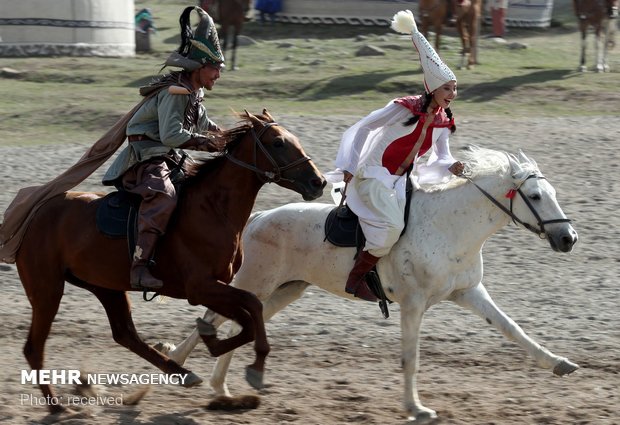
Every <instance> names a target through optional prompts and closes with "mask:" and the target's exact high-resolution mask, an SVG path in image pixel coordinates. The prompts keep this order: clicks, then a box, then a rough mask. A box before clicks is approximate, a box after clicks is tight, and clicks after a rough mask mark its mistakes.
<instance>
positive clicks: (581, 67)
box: [579, 22, 588, 72]
mask: <svg viewBox="0 0 620 425" xmlns="http://www.w3.org/2000/svg"><path fill="white" fill-rule="evenodd" d="M579 28H580V30H581V58H580V59H579V70H580V71H581V72H585V71H586V70H587V66H586V35H587V32H588V25H587V24H585V23H584V22H580V23H579Z"/></svg>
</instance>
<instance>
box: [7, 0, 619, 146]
mask: <svg viewBox="0 0 620 425" xmlns="http://www.w3.org/2000/svg"><path fill="white" fill-rule="evenodd" d="M555 3H556V6H555V9H554V20H553V25H552V28H550V29H546V30H541V29H529V30H527V29H510V32H509V33H508V35H507V41H508V42H509V43H510V42H513V41H515V42H519V43H522V44H523V45H525V46H527V48H524V49H509V48H507V46H506V45H502V44H498V43H497V42H495V41H493V40H491V39H488V38H482V39H481V40H480V54H479V60H480V62H481V63H480V65H478V66H477V67H475V68H474V69H472V70H465V69H463V70H458V69H457V65H458V63H459V58H460V54H459V50H460V41H459V40H458V38H457V37H456V33H455V30H454V29H453V28H449V29H448V32H447V34H445V35H444V37H443V46H444V47H443V48H442V52H441V53H442V56H443V58H444V60H445V61H446V62H447V63H448V64H449V65H450V67H451V68H452V69H453V70H454V71H455V73H456V74H457V77H458V79H459V99H458V101H457V102H456V103H455V106H454V109H455V112H456V113H457V114H458V117H459V118H462V117H465V118H468V117H469V118H473V117H476V116H485V115H488V116H500V117H501V116H524V117H527V116H533V115H536V116H540V115H543V116H550V117H553V116H561V115H573V114H576V113H579V114H580V115H615V116H617V115H618V111H619V110H620V108H619V106H620V94H619V93H618V82H619V78H618V76H619V72H618V71H619V70H620V58H619V53H618V49H616V50H612V52H611V55H610V62H611V66H612V71H613V72H611V73H605V74H599V73H593V72H589V73H585V74H582V73H579V72H577V71H576V69H577V62H578V51H579V34H578V33H577V29H576V24H575V22H574V17H573V15H572V10H571V8H570V1H567V0H562V1H558V0H556V2H555ZM143 5H147V6H148V7H150V8H151V9H152V11H153V13H154V16H155V18H156V25H157V27H158V32H157V34H155V35H154V36H152V38H151V40H152V47H153V52H152V53H150V54H140V55H138V56H136V57H135V58H124V59H123V58H93V57H90V58H70V57H60V58H24V59H18V58H0V68H4V67H8V68H12V69H15V70H17V71H20V75H19V77H18V78H15V79H13V78H0V98H2V99H3V100H2V102H0V117H1V119H0V143H2V144H8V143H12V144H29V143H34V144H37V143H49V142H80V141H82V142H88V141H94V140H96V138H97V137H98V136H100V135H101V134H102V133H103V132H104V131H105V130H107V129H108V128H109V127H110V125H111V124H113V123H114V122H115V120H116V119H118V118H119V117H120V116H121V115H122V114H123V113H124V112H126V111H127V110H129V109H130V108H131V107H132V106H133V105H134V104H135V103H136V102H137V101H138V100H139V97H138V94H137V88H138V87H139V86H140V85H143V84H145V83H147V82H148V81H149V80H150V79H151V78H152V76H154V75H157V73H158V72H159V70H160V68H161V65H162V63H163V62H164V60H165V58H166V57H167V56H168V54H169V53H170V52H171V51H172V50H174V49H175V48H176V47H178V16H179V14H180V12H181V10H182V9H183V7H185V6H186V5H187V2H181V1H172V0H170V1H164V0H152V1H151V0H150V1H144V0H137V1H136V8H139V7H142V6H143ZM486 33H488V29H487V28H483V29H482V34H483V35H484V34H486ZM243 34H244V35H246V36H248V37H251V38H252V39H254V40H255V41H256V42H257V43H256V44H253V45H249V46H242V47H239V49H238V52H237V62H238V65H239V67H240V69H239V70H237V71H234V72H233V71H228V70H227V71H225V72H223V73H222V78H221V79H220V80H219V81H218V83H217V84H216V87H215V89H214V90H213V91H212V92H210V93H208V96H207V99H206V105H207V107H208V109H209V113H210V115H211V116H212V117H213V118H214V119H216V120H221V119H222V118H223V117H230V116H231V114H230V112H229V111H230V109H231V108H232V109H235V110H243V109H248V110H250V111H253V112H258V111H260V110H261V109H262V108H263V107H266V108H268V109H269V110H270V111H272V112H273V113H274V115H276V116H277V115H278V114H283V113H286V114H303V115H310V116H316V117H320V116H322V115H334V114H335V115H353V116H362V115H365V114H366V113H368V112H369V111H371V110H373V109H376V108H378V107H381V106H383V105H384V104H385V103H386V102H387V101H389V100H390V99H391V98H393V97H396V96H401V95H405V94H415V93H419V92H421V90H422V74H421V70H420V67H419V63H418V62H417V58H416V55H415V52H414V49H413V47H412V45H411V41H410V39H408V38H407V37H402V36H399V35H397V34H394V33H393V32H392V31H390V30H389V29H388V28H384V27H329V26H322V25H316V26H301V25H284V24H278V25H275V26H261V25H260V24H258V23H256V22H249V23H247V24H246V25H245V26H244V30H243ZM359 35H364V39H363V40H358V39H357V36H359ZM283 43H288V44H290V45H292V47H284V46H283ZM364 44H372V45H373V46H376V47H379V48H382V49H383V50H384V51H385V52H386V55H385V56H372V57H357V56H356V55H355V52H356V51H357V50H358V49H359V48H360V47H361V46H363V45H364ZM590 46H591V45H590ZM590 53H592V52H590ZM227 57H228V59H230V53H228V54H227ZM590 58H591V55H590ZM590 63H591V61H590Z"/></svg>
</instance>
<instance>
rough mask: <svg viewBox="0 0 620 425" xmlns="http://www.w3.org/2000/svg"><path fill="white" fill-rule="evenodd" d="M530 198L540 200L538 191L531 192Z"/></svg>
mask: <svg viewBox="0 0 620 425" xmlns="http://www.w3.org/2000/svg"><path fill="white" fill-rule="evenodd" d="M530 199H531V200H532V201H540V199H541V197H540V193H532V194H531V195H530Z"/></svg>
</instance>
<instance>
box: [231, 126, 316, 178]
mask: <svg viewBox="0 0 620 425" xmlns="http://www.w3.org/2000/svg"><path fill="white" fill-rule="evenodd" d="M274 125H278V123H277V122H268V123H264V124H263V128H262V129H261V130H260V132H259V133H258V134H256V131H255V130H254V126H252V127H251V128H250V131H251V132H252V138H253V139H254V165H251V164H247V163H245V162H243V161H240V160H238V159H237V158H235V157H234V156H232V155H230V154H229V153H226V154H225V155H224V156H225V157H226V158H228V160H230V161H231V162H233V163H235V164H237V165H239V166H241V167H243V168H247V169H248V170H252V171H254V172H255V173H256V174H257V175H258V178H259V179H261V180H262V181H263V182H264V183H272V182H276V183H277V182H279V181H287V182H291V183H292V182H294V181H295V180H292V179H287V178H284V177H282V173H283V172H285V171H287V170H290V169H291V168H295V167H297V166H298V165H300V164H303V163H304V162H307V161H310V160H311V159H312V158H310V157H309V156H307V155H304V156H303V157H301V158H299V159H297V160H295V161H293V162H291V163H289V164H286V165H284V166H280V165H278V163H277V162H276V161H275V159H273V157H272V156H271V155H270V154H269V152H268V151H267V148H265V146H264V145H263V143H262V142H261V140H260V139H261V137H263V135H264V134H265V132H266V131H267V130H268V129H269V128H270V127H273V126H274ZM257 146H258V147H259V148H260V150H261V151H262V152H263V154H264V155H265V157H266V158H267V160H268V161H269V162H270V163H271V165H272V166H273V171H264V170H261V169H260V168H258V167H257V166H256V162H257V149H256V147H257Z"/></svg>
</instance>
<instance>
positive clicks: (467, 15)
mask: <svg viewBox="0 0 620 425" xmlns="http://www.w3.org/2000/svg"><path fill="white" fill-rule="evenodd" d="M452 1H453V7H454V9H453V10H454V16H455V18H456V29H457V30H458V32H459V36H460V37H461V45H462V46H463V50H462V51H461V64H460V65H459V69H461V68H463V67H464V66H466V67H467V69H470V68H471V67H472V66H473V65H477V64H478V35H479V34H480V16H481V12H482V0H452ZM465 62H467V65H466V64H465Z"/></svg>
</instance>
